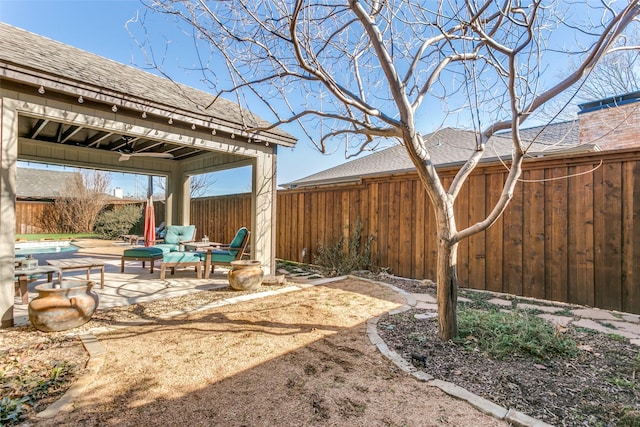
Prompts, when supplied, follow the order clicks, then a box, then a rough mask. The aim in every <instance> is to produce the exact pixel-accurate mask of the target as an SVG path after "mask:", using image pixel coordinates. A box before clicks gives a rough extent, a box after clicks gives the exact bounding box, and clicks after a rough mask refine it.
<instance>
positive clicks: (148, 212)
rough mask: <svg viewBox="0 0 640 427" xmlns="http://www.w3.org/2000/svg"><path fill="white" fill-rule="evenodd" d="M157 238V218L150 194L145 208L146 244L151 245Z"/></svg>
mask: <svg viewBox="0 0 640 427" xmlns="http://www.w3.org/2000/svg"><path fill="white" fill-rule="evenodd" d="M155 240H156V219H155V214H154V211H153V199H152V198H151V196H149V199H147V207H146V208H145V210H144V245H145V246H151V245H153V243H154V241H155Z"/></svg>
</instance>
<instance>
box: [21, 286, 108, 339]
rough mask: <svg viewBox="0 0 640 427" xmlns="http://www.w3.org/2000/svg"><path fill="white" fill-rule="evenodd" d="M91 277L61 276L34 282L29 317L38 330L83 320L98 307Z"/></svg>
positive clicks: (61, 328) (69, 325)
mask: <svg viewBox="0 0 640 427" xmlns="http://www.w3.org/2000/svg"><path fill="white" fill-rule="evenodd" d="M92 287H93V282H92V281H90V280H63V281H62V282H61V283H58V282H53V283H43V284H42V285H38V286H36V291H37V292H38V296H37V297H35V298H34V299H33V300H31V302H30V303H29V320H30V321H31V324H32V325H33V326H34V327H35V328H36V329H39V330H41V331H45V332H52V331H64V330H67V329H71V328H75V327H78V326H80V325H83V324H85V323H86V322H88V321H89V319H91V316H93V313H94V312H95V311H96V308H97V307H98V294H96V293H95V292H94V291H92V290H91V288H92Z"/></svg>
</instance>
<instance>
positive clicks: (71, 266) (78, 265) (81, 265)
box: [47, 258, 104, 289]
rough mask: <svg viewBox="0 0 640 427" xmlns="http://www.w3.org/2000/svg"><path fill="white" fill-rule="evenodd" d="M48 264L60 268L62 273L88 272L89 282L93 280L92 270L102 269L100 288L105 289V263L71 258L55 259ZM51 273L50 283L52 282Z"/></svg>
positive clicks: (90, 259)
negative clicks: (71, 271) (70, 271)
mask: <svg viewBox="0 0 640 427" xmlns="http://www.w3.org/2000/svg"><path fill="white" fill-rule="evenodd" d="M47 264H49V265H53V266H54V267H58V268H60V270H61V271H63V272H64V271H69V270H86V271H87V280H90V279H91V270H92V269H94V268H98V269H100V288H101V289H104V261H101V260H99V259H95V258H70V259H54V260H47ZM51 274H52V273H49V281H51Z"/></svg>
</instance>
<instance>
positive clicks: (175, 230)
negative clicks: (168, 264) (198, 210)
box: [151, 225, 196, 254]
mask: <svg viewBox="0 0 640 427" xmlns="http://www.w3.org/2000/svg"><path fill="white" fill-rule="evenodd" d="M195 238H196V226H195V225H167V227H166V230H165V234H164V239H161V240H156V242H162V243H158V244H154V245H153V246H151V247H152V248H159V249H162V252H163V253H165V254H166V253H169V252H178V251H181V250H182V245H183V244H184V243H188V242H193V241H194V240H195Z"/></svg>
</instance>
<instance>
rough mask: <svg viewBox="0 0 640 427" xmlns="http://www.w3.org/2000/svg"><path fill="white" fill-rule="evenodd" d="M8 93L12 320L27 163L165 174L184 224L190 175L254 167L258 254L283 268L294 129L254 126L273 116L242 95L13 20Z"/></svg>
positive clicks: (2, 60)
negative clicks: (281, 212)
mask: <svg viewBox="0 0 640 427" xmlns="http://www.w3.org/2000/svg"><path fill="white" fill-rule="evenodd" d="M0 96H1V98H0V102H1V104H0V109H1V114H0V126H1V127H0V129H1V130H0V132H1V141H0V144H1V145H0V162H1V165H2V168H1V175H0V212H1V219H0V246H1V247H3V248H8V250H3V251H2V256H1V258H0V320H1V325H2V326H3V327H6V326H10V325H11V324H12V323H13V270H12V267H8V265H9V263H12V262H13V258H14V255H15V252H14V242H15V197H16V163H17V161H18V160H25V161H33V162H42V163H50V164H60V165H68V166H76V167H85V168H95V169H102V170H110V171H122V172H135V173H138V174H148V175H154V176H165V177H167V195H166V196H167V199H166V201H167V217H166V223H167V224H178V225H181V224H182V225H184V224H188V223H189V222H190V212H189V207H190V198H189V177H190V176H192V175H196V174H201V173H207V172H213V171H219V170H225V169H230V168H236V167H242V166H251V167H252V188H253V189H252V212H253V215H252V220H251V224H247V226H248V227H250V230H251V231H252V242H251V245H252V254H253V257H254V258H256V259H258V260H260V261H262V263H263V265H265V266H266V267H265V270H266V272H267V273H273V272H274V269H275V230H274V227H275V191H276V180H275V172H276V152H277V146H286V147H293V146H294V145H295V143H296V139H295V138H294V137H293V136H291V135H289V134H287V133H286V132H284V131H282V130H279V129H270V130H268V131H260V132H253V131H251V129H252V128H255V127H257V126H259V125H261V124H265V123H266V122H265V121H264V120H262V119H261V118H259V117H257V116H256V115H254V114H252V113H251V112H249V111H247V110H244V109H241V108H240V107H239V106H238V105H236V104H235V103H233V102H230V101H228V100H225V99H222V98H217V99H215V102H214V96H213V95H212V94H209V93H205V92H202V91H199V90H196V89H193V88H190V87H187V86H184V85H180V84H177V83H175V82H172V81H170V80H168V79H165V78H162V77H159V76H156V75H153V74H150V73H147V72H144V71H141V70H139V69H136V68H133V67H129V66H126V65H124V64H120V63H118V62H114V61H111V60H108V59H105V58H102V57H99V56H97V55H93V54H91V53H88V52H85V51H82V50H79V49H76V48H74V47H71V46H68V45H65V44H63V43H59V42H56V41H53V40H50V39H47V38H45V37H41V36H38V35H36V34H33V33H30V32H27V31H24V30H22V29H19V28H16V27H13V26H10V25H7V24H4V23H0ZM123 154H125V155H131V154H135V155H133V156H129V159H128V160H127V161H120V159H121V158H122V157H123V156H122V155H123ZM2 266H7V267H6V268H1V267H2Z"/></svg>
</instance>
